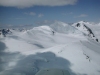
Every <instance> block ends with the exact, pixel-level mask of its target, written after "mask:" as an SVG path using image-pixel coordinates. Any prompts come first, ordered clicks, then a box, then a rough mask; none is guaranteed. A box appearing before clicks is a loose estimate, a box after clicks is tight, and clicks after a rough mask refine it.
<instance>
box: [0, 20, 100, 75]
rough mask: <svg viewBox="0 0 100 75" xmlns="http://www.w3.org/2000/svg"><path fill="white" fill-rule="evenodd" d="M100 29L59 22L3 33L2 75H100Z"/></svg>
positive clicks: (0, 48)
mask: <svg viewBox="0 0 100 75" xmlns="http://www.w3.org/2000/svg"><path fill="white" fill-rule="evenodd" d="M99 28H100V25H97V24H95V25H93V24H92V23H90V22H84V21H80V22H77V23H73V24H71V25H69V24H66V23H63V22H55V23H53V24H51V25H50V26H49V25H43V26H39V27H34V28H32V29H28V30H27V29H18V28H17V29H1V30H0V75H35V74H36V73H37V72H38V71H39V70H41V69H47V68H49V69H52V68H57V69H65V70H68V71H69V73H70V74H71V75H100V43H99V40H100V35H99V34H100V33H99V30H100V29H99Z"/></svg>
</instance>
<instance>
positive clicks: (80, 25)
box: [72, 21, 98, 42]
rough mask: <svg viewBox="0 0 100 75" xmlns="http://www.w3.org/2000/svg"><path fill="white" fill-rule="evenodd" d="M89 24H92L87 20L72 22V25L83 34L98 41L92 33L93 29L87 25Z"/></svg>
mask: <svg viewBox="0 0 100 75" xmlns="http://www.w3.org/2000/svg"><path fill="white" fill-rule="evenodd" d="M89 25H92V24H91V23H89V22H84V21H80V22H78V23H74V24H73V25H72V26H74V27H75V28H77V29H78V30H80V31H81V32H83V34H84V35H86V36H89V37H90V38H91V39H93V40H95V41H97V42H98V39H97V38H96V36H95V35H94V33H93V31H92V30H91V29H90V28H89V27H88V26H89Z"/></svg>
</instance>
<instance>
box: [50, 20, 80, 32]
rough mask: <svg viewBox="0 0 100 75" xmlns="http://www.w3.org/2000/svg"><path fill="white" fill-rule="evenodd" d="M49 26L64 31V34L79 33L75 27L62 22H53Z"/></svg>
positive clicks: (57, 30)
mask: <svg viewBox="0 0 100 75" xmlns="http://www.w3.org/2000/svg"><path fill="white" fill-rule="evenodd" d="M50 27H51V28H52V29H53V30H54V31H56V32H59V33H65V34H81V32H80V31H78V30H77V29H75V28H74V27H73V26H71V25H69V24H67V23H64V22H58V21H57V22H55V23H53V24H51V25H50Z"/></svg>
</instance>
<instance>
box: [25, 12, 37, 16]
mask: <svg viewBox="0 0 100 75" xmlns="http://www.w3.org/2000/svg"><path fill="white" fill-rule="evenodd" d="M24 14H26V15H31V16H35V15H36V13H35V12H29V13H27V12H25V13H24Z"/></svg>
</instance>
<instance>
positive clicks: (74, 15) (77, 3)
mask: <svg viewBox="0 0 100 75" xmlns="http://www.w3.org/2000/svg"><path fill="white" fill-rule="evenodd" d="M56 20H57V21H62V22H67V23H73V22H77V21H81V20H84V21H90V22H96V23H97V22H100V0H51V1H50V0H33V1H32V0H22V2H21V1H20V0H9V2H8V0H0V25H2V26H12V25H15V26H18V25H37V24H46V23H50V22H53V21H56Z"/></svg>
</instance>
